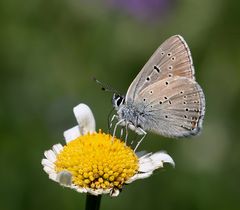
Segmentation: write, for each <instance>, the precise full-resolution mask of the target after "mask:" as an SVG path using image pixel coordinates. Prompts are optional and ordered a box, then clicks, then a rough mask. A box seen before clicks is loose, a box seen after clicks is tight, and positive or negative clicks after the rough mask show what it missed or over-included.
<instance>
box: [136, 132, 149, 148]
mask: <svg viewBox="0 0 240 210" xmlns="http://www.w3.org/2000/svg"><path fill="white" fill-rule="evenodd" d="M138 129H140V131H141V132H142V133H143V137H142V138H141V139H140V140H139V141H138V143H137V145H136V147H135V148H134V152H135V151H136V149H137V148H138V146H139V145H140V144H141V142H142V141H143V139H144V138H145V136H146V135H147V132H146V131H145V130H143V129H142V128H138Z"/></svg>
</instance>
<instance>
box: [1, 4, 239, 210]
mask: <svg viewBox="0 0 240 210" xmlns="http://www.w3.org/2000/svg"><path fill="white" fill-rule="evenodd" d="M239 11H240V3H239V1H237V0H235V1H225V0H212V1H209V0H202V1H192V0H182V1H180V0H179V1H177V0H175V1H173V0H172V1H170V0H159V2H158V3H156V1H153V0H148V1H147V0H145V1H144V0H139V1H138V2H137V1H131V0H129V1H125V0H112V1H111V0H105V1H104V0H102V1H93V0H92V1H81V0H52V1H47V0H26V1H17V0H11V1H7V0H1V1H0V23H1V24H0V25H1V26H0V27H1V32H0V46H1V47H0V63H1V66H0V69H1V77H0V80H1V82H0V91H1V99H0V119H1V121H0V123H1V131H0V135H1V141H0V165H1V173H0V180H1V187H0V193H1V199H0V200H1V202H0V209H1V210H10V209H11V210H15V209H24V210H27V209H31V210H32V209H35V210H38V209H41V210H42V209H68V210H75V209H84V202H85V194H78V193H77V192H75V191H72V190H69V189H64V188H62V187H60V186H59V185H58V184H56V183H54V182H52V181H51V180H49V179H48V177H47V175H46V174H45V173H44V172H43V170H42V166H41V164H40V162H41V158H42V157H43V152H44V150H46V149H49V148H50V147H51V146H52V145H53V144H55V143H58V142H61V143H64V140H63V136H62V133H63V131H64V130H66V129H68V128H70V127H72V126H74V125H75V124H76V121H75V118H74V116H73V113H72V108H73V107H74V106H75V105H77V104H78V103H81V102H83V103H86V104H88V105H89V106H90V107H91V109H92V110H93V112H94V115H95V117H96V121H97V128H102V129H104V130H105V131H106V129H107V115H108V113H109V112H110V110H111V108H112V105H111V97H112V95H111V94H110V93H106V92H102V91H101V90H100V88H99V87H98V86H97V85H96V84H95V83H94V82H93V81H92V80H91V78H92V77H93V76H95V77H97V78H98V79H99V80H101V81H104V82H105V83H107V84H109V85H111V86H113V87H114V88H116V89H117V90H119V91H121V92H123V93H125V92H126V90H127V88H128V86H129V84H130V83H131V81H132V80H133V79H134V77H135V76H136V74H137V73H138V71H139V70H140V69H141V67H142V66H143V65H144V64H145V62H146V61H147V60H148V58H149V57H150V55H151V54H152V53H153V52H154V50H155V49H156V48H157V47H158V46H159V45H160V44H161V43H162V42H163V41H164V40H165V39H167V38H168V37H170V36H171V35H174V34H181V35H182V36H184V38H185V39H186V41H187V43H188V44H189V46H190V48H191V51H192V55H193V60H194V64H195V69H196V77H197V80H198V82H199V83H200V84H201V86H202V88H203V90H204V92H205V95H206V103H207V104H206V117H205V122H204V128H203V132H202V134H201V135H200V136H198V137H195V138H190V139H184V140H172V139H167V138H163V137H160V136H156V135H153V134H150V135H148V137H147V138H146V140H145V141H144V142H143V143H142V144H141V146H140V149H143V150H147V151H158V150H166V151H167V152H168V153H169V154H170V155H171V156H172V157H173V159H174V160H175V162H176V168H175V169H171V168H169V169H168V170H165V171H162V172H160V173H157V174H156V175H154V176H152V177H150V178H148V179H145V180H141V181H137V182H134V183H133V184H131V185H129V186H127V187H126V188H125V189H124V190H123V192H122V193H121V194H120V196H119V197H118V198H113V199H111V198H109V197H108V196H104V197H103V200H102V209H105V210H107V209H116V210H119V209H129V210H130V209H139V210H143V209H165V210H174V209H185V210H188V209H194V210H198V209H199V210H200V209H201V210H202V209H204V210H208V209H209V210H210V209H211V210H212V209H218V210H235V209H236V210H237V209H240V205H239V198H240V197H239V196H240V181H239V180H240V164H239V159H240V141H239V132H240V130H239V118H240V97H239V95H240V27H239V19H240V14H239Z"/></svg>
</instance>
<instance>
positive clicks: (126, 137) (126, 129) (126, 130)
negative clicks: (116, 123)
mask: <svg viewBox="0 0 240 210" xmlns="http://www.w3.org/2000/svg"><path fill="white" fill-rule="evenodd" d="M125 132H126V134H125V145H127V139H128V122H126V127H125Z"/></svg>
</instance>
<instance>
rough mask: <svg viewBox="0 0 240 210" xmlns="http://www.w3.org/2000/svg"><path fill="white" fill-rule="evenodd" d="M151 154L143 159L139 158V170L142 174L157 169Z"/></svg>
mask: <svg viewBox="0 0 240 210" xmlns="http://www.w3.org/2000/svg"><path fill="white" fill-rule="evenodd" d="M151 155H152V154H151V153H148V154H146V155H144V156H142V157H141V158H139V169H138V171H140V172H149V171H153V170H154V169H155V164H154V163H153V161H152V159H151V158H150V157H151Z"/></svg>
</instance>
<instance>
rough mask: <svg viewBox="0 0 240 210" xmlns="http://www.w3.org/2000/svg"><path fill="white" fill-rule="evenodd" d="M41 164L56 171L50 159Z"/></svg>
mask: <svg viewBox="0 0 240 210" xmlns="http://www.w3.org/2000/svg"><path fill="white" fill-rule="evenodd" d="M41 164H42V165H43V166H48V167H49V168H52V169H54V167H55V165H54V163H52V162H51V161H49V160H48V159H45V158H44V159H42V161H41Z"/></svg>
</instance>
